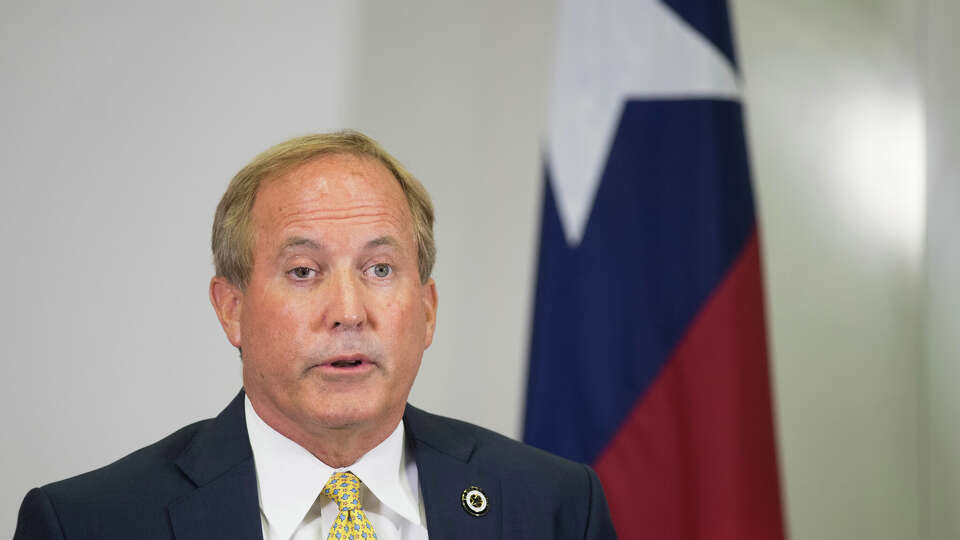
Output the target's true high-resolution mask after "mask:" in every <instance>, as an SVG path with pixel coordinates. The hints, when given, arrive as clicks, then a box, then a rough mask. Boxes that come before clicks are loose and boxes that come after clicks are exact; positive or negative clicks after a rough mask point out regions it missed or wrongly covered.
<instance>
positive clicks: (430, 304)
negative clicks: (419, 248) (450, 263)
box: [423, 278, 439, 349]
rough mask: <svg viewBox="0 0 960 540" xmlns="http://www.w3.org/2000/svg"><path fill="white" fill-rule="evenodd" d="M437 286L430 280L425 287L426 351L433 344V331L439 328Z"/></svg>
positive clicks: (424, 345)
mask: <svg viewBox="0 0 960 540" xmlns="http://www.w3.org/2000/svg"><path fill="white" fill-rule="evenodd" d="M438 301H439V298H438V297H437V284H436V283H435V282H434V281H433V278H430V281H427V282H426V283H425V284H424V285H423V308H424V312H425V314H426V317H427V321H426V322H427V325H426V335H425V336H424V338H425V341H424V344H423V348H424V349H426V348H427V347H429V346H430V344H431V343H433V331H434V330H436V328H437V302H438Z"/></svg>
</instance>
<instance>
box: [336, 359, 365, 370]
mask: <svg viewBox="0 0 960 540" xmlns="http://www.w3.org/2000/svg"><path fill="white" fill-rule="evenodd" d="M361 364H363V360H361V359H359V358H358V359H356V360H335V361H333V362H330V364H329V365H331V366H333V367H335V368H349V367H356V366H359V365H361Z"/></svg>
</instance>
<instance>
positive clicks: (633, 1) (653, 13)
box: [547, 0, 740, 247]
mask: <svg viewBox="0 0 960 540" xmlns="http://www.w3.org/2000/svg"><path fill="white" fill-rule="evenodd" d="M557 50H558V55H557V59H556V65H555V68H554V84H553V93H552V95H551V99H550V111H549V131H548V141H547V151H548V160H549V164H550V165H549V166H550V178H551V180H552V186H553V191H554V194H555V196H556V201H557V210H558V212H559V214H560V220H561V222H562V223H563V229H564V235H565V236H566V240H567V243H568V244H569V245H570V246H571V247H576V246H577V245H579V244H580V241H581V239H582V237H583V232H584V229H585V228H586V225H587V219H588V218H589V215H590V209H591V208H592V207H593V199H594V195H595V193H596V190H597V186H598V184H599V183H600V177H601V175H602V174H603V167H604V165H605V163H606V159H607V153H608V151H609V148H610V145H611V144H612V142H613V137H614V132H615V130H616V128H617V122H618V120H619V119H620V115H621V112H622V109H623V104H624V103H625V102H626V101H627V100H630V99H651V98H660V99H663V98H667V99H684V98H687V99H691V98H713V99H730V100H738V99H739V97H740V89H739V82H738V78H737V75H736V73H735V71H734V69H733V66H732V65H731V64H730V62H729V60H727V58H726V56H724V55H723V53H721V52H720V51H719V50H718V49H717V48H716V47H715V46H714V45H713V43H711V42H710V41H709V40H708V39H706V38H704V37H703V35H701V34H700V33H699V32H698V31H697V30H695V29H694V28H692V27H690V25H688V24H687V23H686V22H685V21H684V20H683V19H681V18H680V17H678V16H677V15H676V14H675V13H674V12H673V11H672V10H671V9H670V8H668V7H666V6H665V5H663V4H662V3H661V2H658V1H655V0H639V1H638V0H600V1H596V2H587V1H584V0H565V1H564V2H563V4H562V5H561V10H560V25H559V35H558V47H557Z"/></svg>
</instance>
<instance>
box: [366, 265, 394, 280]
mask: <svg viewBox="0 0 960 540" xmlns="http://www.w3.org/2000/svg"><path fill="white" fill-rule="evenodd" d="M370 271H371V272H373V275H375V276H377V277H379V278H385V277H387V276H389V275H390V273H391V272H393V268H391V267H390V265H389V264H385V263H378V264H375V265H373V266H371V267H370Z"/></svg>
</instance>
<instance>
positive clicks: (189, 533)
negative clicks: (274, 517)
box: [168, 390, 262, 540]
mask: <svg viewBox="0 0 960 540" xmlns="http://www.w3.org/2000/svg"><path fill="white" fill-rule="evenodd" d="M243 402H244V393H243V391H242V390H241V391H240V393H239V394H238V395H237V397H236V398H234V400H233V401H232V402H231V403H230V405H228V406H227V408H226V409H224V410H223V412H222V413H220V415H219V416H217V417H216V418H215V419H213V420H212V421H210V423H209V424H208V425H207V426H205V427H204V428H203V430H201V431H200V432H199V433H197V435H196V437H194V439H193V442H192V443H191V444H190V446H189V447H187V449H186V450H184V452H183V453H182V454H181V455H180V457H178V458H177V460H176V464H177V466H178V467H179V468H180V470H181V471H183V473H184V474H185V475H187V477H188V478H190V480H191V481H193V482H194V484H196V486H197V489H196V490H195V491H193V492H192V493H190V494H188V495H187V496H185V497H183V498H181V499H178V500H177V501H174V502H173V503H171V504H170V506H169V507H168V511H169V514H170V522H171V524H172V526H173V531H174V534H175V536H176V537H177V538H178V539H181V540H189V539H201V538H202V539H220V538H222V539H237V540H262V531H261V525H260V504H259V502H258V498H257V475H256V469H255V468H254V465H253V452H252V451H251V450H250V440H249V438H248V437H247V426H246V419H245V418H244V413H243Z"/></svg>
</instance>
